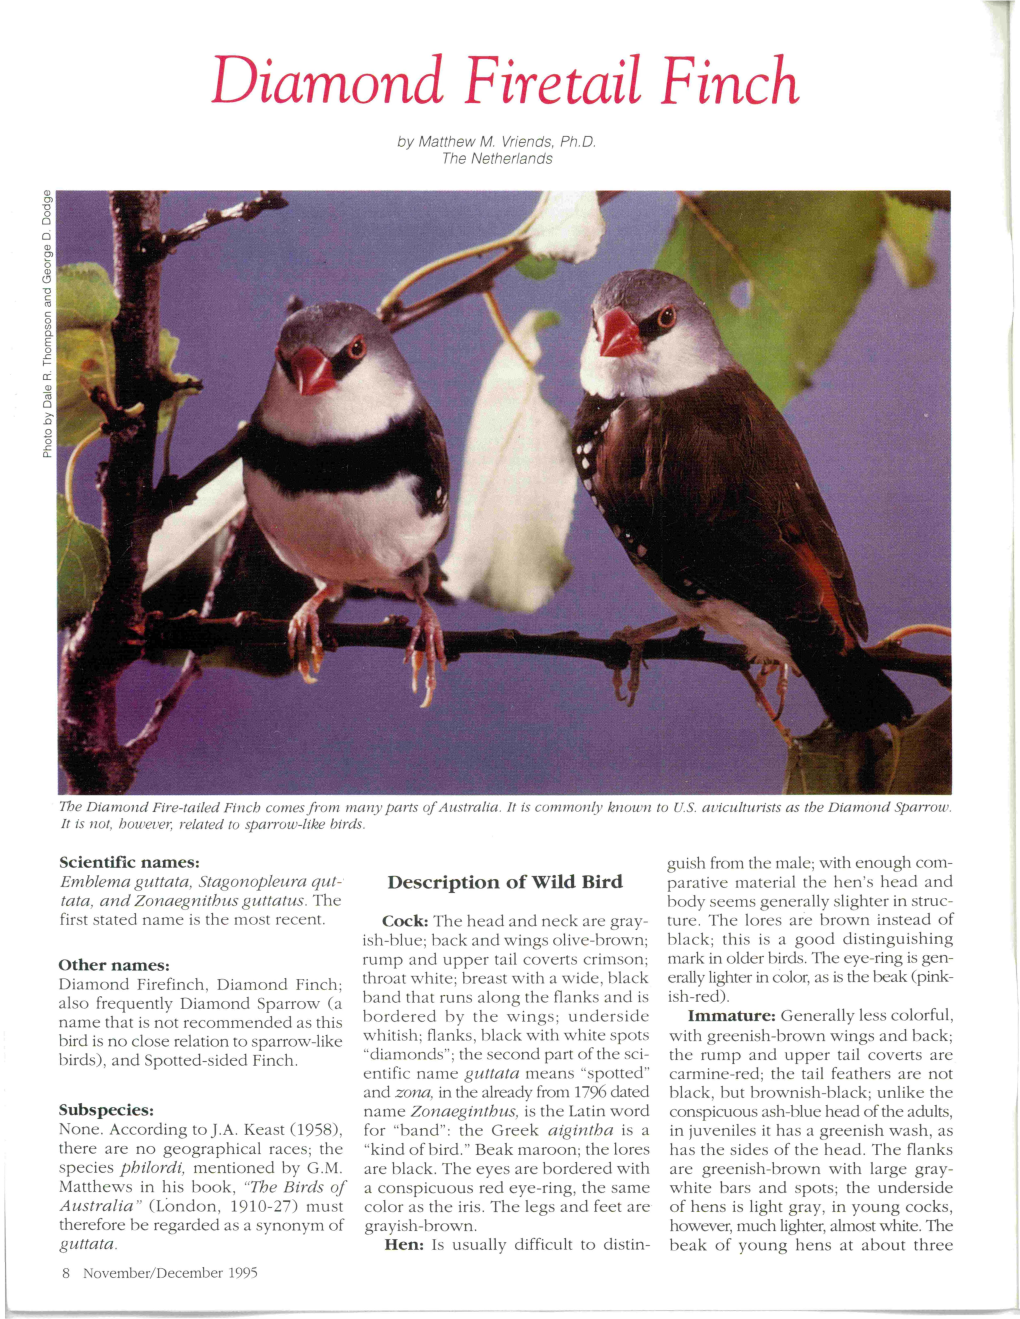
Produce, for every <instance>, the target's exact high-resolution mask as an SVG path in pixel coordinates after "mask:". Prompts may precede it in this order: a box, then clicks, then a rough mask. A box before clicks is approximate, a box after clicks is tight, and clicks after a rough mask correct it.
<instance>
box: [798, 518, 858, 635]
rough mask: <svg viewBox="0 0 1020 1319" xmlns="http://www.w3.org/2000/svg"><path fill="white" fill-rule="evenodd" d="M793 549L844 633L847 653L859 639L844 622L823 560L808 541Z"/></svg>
mask: <svg viewBox="0 0 1020 1319" xmlns="http://www.w3.org/2000/svg"><path fill="white" fill-rule="evenodd" d="M791 548H792V549H793V552H794V553H795V554H796V556H797V558H798V559H800V561H801V563H802V564H803V565H804V567H805V568H806V569H807V571H808V573H809V574H810V577H811V580H812V581H813V582H814V583H815V585H816V586H817V587H818V591H819V595H820V598H821V606H822V608H823V609H824V610H825V612H826V613H827V614H828V615H829V617H830V618H831V619H832V621H833V622H834V623H835V624H836V626H837V627H838V628H839V630H840V631H841V632H842V633H843V637H844V646H843V651H844V653H846V651H848V650H849V649H850V648H851V647H852V646H856V644H857V639H856V637H855V636H854V635H853V633H852V632H851V631H850V630H849V628H848V627H847V625H846V623H844V622H843V615H842V613H841V611H840V608H839V601H838V600H837V599H836V592H835V590H834V589H833V586H832V579H831V578H830V577H829V574H828V573H827V572H826V571H825V568H824V567H823V565H822V561H821V559H819V557H818V555H817V554H816V553H815V552H814V550H813V549H812V548H811V546H810V545H808V543H807V542H806V541H803V540H797V541H794V542H793V543H792V546H791Z"/></svg>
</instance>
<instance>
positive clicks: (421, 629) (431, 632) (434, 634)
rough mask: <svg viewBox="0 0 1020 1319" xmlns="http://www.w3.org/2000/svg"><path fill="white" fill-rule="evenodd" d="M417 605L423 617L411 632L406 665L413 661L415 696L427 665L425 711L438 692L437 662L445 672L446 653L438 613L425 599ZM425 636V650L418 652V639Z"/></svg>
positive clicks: (405, 657) (412, 671) (412, 672)
mask: <svg viewBox="0 0 1020 1319" xmlns="http://www.w3.org/2000/svg"><path fill="white" fill-rule="evenodd" d="M417 603H418V605H419V606H420V608H421V617H420V618H419V619H418V622H417V623H416V624H415V625H414V628H413V630H412V632H411V640H410V641H409V642H408V643H407V649H406V650H405V651H404V663H405V664H406V663H407V662H408V660H410V661H411V691H412V692H414V693H415V695H417V692H418V674H419V672H420V671H421V667H422V664H424V665H425V699H424V701H422V703H421V709H422V710H425V709H427V708H428V707H429V706H430V705H431V704H432V697H433V696H434V694H435V690H436V660H437V659H438V661H439V663H440V664H441V665H442V667H443V669H444V670H445V669H446V651H445V650H444V648H443V629H442V627H441V626H440V624H439V618H438V616H437V614H436V611H435V610H434V609H433V608H432V606H431V605H430V604H429V603H428V602H427V601H426V600H425V599H424V598H419V599H418V601H417ZM423 634H424V637H425V645H424V649H423V650H417V649H416V647H417V644H418V638H419V637H420V636H422V635H423Z"/></svg>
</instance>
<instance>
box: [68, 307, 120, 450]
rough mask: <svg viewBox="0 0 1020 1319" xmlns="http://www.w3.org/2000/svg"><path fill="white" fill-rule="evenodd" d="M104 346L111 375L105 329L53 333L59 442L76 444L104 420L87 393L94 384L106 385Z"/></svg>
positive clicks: (110, 353) (109, 340) (109, 343)
mask: <svg viewBox="0 0 1020 1319" xmlns="http://www.w3.org/2000/svg"><path fill="white" fill-rule="evenodd" d="M104 346H105V348H106V352H107V356H108V358H109V362H110V371H111V374H112V372H113V337H112V336H111V334H110V331H109V328H107V329H104V330H94V329H92V330H90V329H71V330H61V331H59V333H58V334H57V441H58V443H60V444H78V443H80V442H81V441H82V440H83V439H84V438H85V436H86V435H89V434H90V433H91V432H92V431H94V430H95V429H96V427H97V426H101V425H102V424H103V422H104V420H105V418H104V416H103V414H102V413H101V412H100V411H99V409H98V408H97V407H96V405H95V404H94V403H93V402H92V400H91V399H90V398H89V396H88V392H87V391H88V390H90V389H92V388H93V387H94V386H96V385H105V384H106V370H105V367H104V361H103V348H104ZM82 381H84V385H83V384H82Z"/></svg>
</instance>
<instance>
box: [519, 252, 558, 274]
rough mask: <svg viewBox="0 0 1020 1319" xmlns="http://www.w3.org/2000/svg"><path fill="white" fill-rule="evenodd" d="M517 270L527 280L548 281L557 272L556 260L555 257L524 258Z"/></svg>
mask: <svg viewBox="0 0 1020 1319" xmlns="http://www.w3.org/2000/svg"><path fill="white" fill-rule="evenodd" d="M516 269H517V270H519V271H520V272H521V274H522V275H523V276H524V277H525V278H526V279H548V278H549V276H550V275H552V274H555V272H556V258H555V257H553V256H522V257H521V259H520V261H518V262H517V266H516Z"/></svg>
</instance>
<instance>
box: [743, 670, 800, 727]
mask: <svg viewBox="0 0 1020 1319" xmlns="http://www.w3.org/2000/svg"><path fill="white" fill-rule="evenodd" d="M776 669H779V670H780V673H779V679H778V681H777V683H776V693H777V695H778V696H779V709H778V710H775V709H773V708H772V702H771V701H770V700H769V698H768V697H767V696H766V695H765V683H766V680H767V679H768V676H769V674H770V673H774V672H775V670H776ZM740 672H741V673H742V674H743V675H744V677H745V678H746V679H747V683H748V685H749V686H750V688H751V690H752V691H753V692H754V699H755V700H756V701H757V703H758V704H759V705H760V706H761V708H762V709H763V710H764V711H765V713H766V714H767V715H768V717H769V718H770V719H771V720H772V724H773V726H774V728H775V730H776V732H777V733H778V734H779V736H780V737H781V738H782V739H783V741H784V742H785V743H786V745H787V746H792V745H793V737H792V735H791V733H790V730H789V729H788V728H787V727H786V725H785V724H784V723H783V722H782V713H783V706H784V705H785V704H786V691H787V688H788V687H789V683H790V677H789V674H790V666H789V665H788V664H763V665H762V666H761V670H760V672H759V674H758V677H757V678H755V677H752V675H751V674H750V673H749V672H748V670H747V669H741V670H740Z"/></svg>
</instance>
